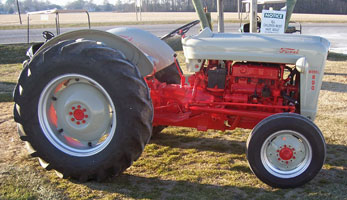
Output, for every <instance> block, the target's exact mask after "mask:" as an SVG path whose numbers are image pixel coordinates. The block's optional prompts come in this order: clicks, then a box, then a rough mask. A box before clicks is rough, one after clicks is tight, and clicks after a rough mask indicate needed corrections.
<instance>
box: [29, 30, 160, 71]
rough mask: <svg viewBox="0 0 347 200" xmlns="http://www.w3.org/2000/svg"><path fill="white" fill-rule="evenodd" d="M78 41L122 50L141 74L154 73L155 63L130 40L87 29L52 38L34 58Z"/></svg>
mask: <svg viewBox="0 0 347 200" xmlns="http://www.w3.org/2000/svg"><path fill="white" fill-rule="evenodd" d="M77 39H85V40H93V41H97V42H102V43H104V44H106V45H107V46H108V47H110V48H114V49H117V50H120V51H121V52H123V53H124V55H125V57H126V58H127V59H128V60H129V61H130V62H132V63H133V64H135V65H136V66H137V67H138V68H139V71H140V73H141V75H142V76H143V77H144V76H147V75H149V74H151V73H152V72H153V67H154V66H153V63H152V61H151V60H150V59H149V58H148V57H147V56H146V55H145V54H144V53H143V52H142V51H141V50H140V49H138V48H137V47H136V46H134V45H133V44H132V43H130V42H129V41H128V40H126V39H123V38H122V37H119V36H117V35H115V34H112V33H109V32H105V31H99V30H93V29H86V30H77V31H71V32H67V33H63V34H61V35H59V36H57V37H54V38H52V39H51V40H49V41H48V42H46V43H44V44H43V45H42V46H41V47H40V49H39V50H37V52H35V55H34V57H35V56H36V55H37V54H38V53H40V52H41V51H44V50H45V49H47V48H49V47H52V46H54V45H55V44H57V43H59V42H61V41H64V40H77Z"/></svg>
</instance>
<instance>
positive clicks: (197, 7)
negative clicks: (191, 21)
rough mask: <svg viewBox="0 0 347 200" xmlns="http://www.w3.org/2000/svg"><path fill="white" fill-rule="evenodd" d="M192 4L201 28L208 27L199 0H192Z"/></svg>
mask: <svg viewBox="0 0 347 200" xmlns="http://www.w3.org/2000/svg"><path fill="white" fill-rule="evenodd" d="M193 5H194V8H195V11H196V13H197V14H198V16H199V19H200V25H201V29H204V28H206V27H210V25H209V23H208V20H207V17H206V14H205V12H204V9H203V6H202V3H201V1H200V0H193Z"/></svg>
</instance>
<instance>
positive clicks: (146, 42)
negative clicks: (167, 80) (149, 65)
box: [107, 27, 175, 72]
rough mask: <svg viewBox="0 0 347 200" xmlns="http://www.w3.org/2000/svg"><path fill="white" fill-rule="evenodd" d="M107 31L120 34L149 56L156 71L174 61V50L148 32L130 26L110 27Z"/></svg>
mask: <svg viewBox="0 0 347 200" xmlns="http://www.w3.org/2000/svg"><path fill="white" fill-rule="evenodd" d="M107 32H109V33H112V34H115V35H117V36H120V37H122V38H124V39H126V40H128V41H129V42H131V43H132V44H134V45H135V46H136V47H137V48H139V49H140V50H141V51H143V52H144V53H145V54H147V55H148V56H150V57H151V59H152V60H153V63H154V69H155V70H156V72H158V71H160V70H162V69H164V68H165V67H167V66H169V65H171V64H172V63H173V62H174V54H175V52H174V51H173V50H172V48H171V47H170V46H169V45H167V44H166V43H165V42H164V41H162V40H160V39H159V38H158V37H157V36H155V35H153V34H152V33H150V32H147V31H144V30H141V29H138V28H130V27H120V28H114V29H110V30H108V31H107Z"/></svg>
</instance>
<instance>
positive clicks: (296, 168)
mask: <svg viewBox="0 0 347 200" xmlns="http://www.w3.org/2000/svg"><path fill="white" fill-rule="evenodd" d="M325 154H326V147H325V141H324V138H323V135H322V133H321V131H320V130H319V128H318V127H317V126H316V125H315V124H314V123H313V122H312V121H310V120H309V119H307V118H305V117H303V116H301V115H298V114H292V113H282V114H276V115H272V116H270V117H268V118H266V119H264V120H263V121H261V122H260V123H259V124H257V125H256V126H255V128H254V129H253V131H252V133H251V135H250V136H249V138H248V141H247V158H248V163H249V165H250V167H251V169H252V171H253V172H254V174H255V175H256V176H257V177H258V178H259V179H260V180H262V181H263V182H264V183H266V184H268V185H270V186H272V187H278V188H293V187H298V186H300V185H303V184H305V183H307V182H308V181H310V180H311V179H313V178H314V177H315V176H316V175H317V173H318V172H319V171H320V170H321V168H322V166H323V164H324V160H325Z"/></svg>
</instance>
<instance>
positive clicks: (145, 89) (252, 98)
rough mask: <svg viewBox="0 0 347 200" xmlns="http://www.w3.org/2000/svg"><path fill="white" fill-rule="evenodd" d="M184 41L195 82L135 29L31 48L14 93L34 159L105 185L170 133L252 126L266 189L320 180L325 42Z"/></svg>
mask: <svg viewBox="0 0 347 200" xmlns="http://www.w3.org/2000/svg"><path fill="white" fill-rule="evenodd" d="M190 27H191V25H188V26H183V27H182V28H179V29H177V30H175V31H173V32H172V34H168V36H167V37H170V36H171V35H174V33H176V32H178V33H185V32H186V31H187V29H189V28H190ZM182 44H183V49H184V55H185V58H186V63H187V68H188V69H189V70H190V71H192V72H195V73H194V74H192V75H191V76H189V77H186V76H184V75H183V73H182V71H181V68H180V65H179V63H178V61H177V60H176V56H175V52H174V51H173V50H172V49H171V48H170V47H169V46H168V45H167V44H166V43H165V42H163V41H162V40H160V39H158V38H157V37H156V36H154V35H152V34H151V33H148V32H146V31H143V30H140V29H136V28H116V29H112V30H109V31H107V32H105V31H97V30H79V31H73V32H68V33H65V34H62V35H59V36H57V37H54V38H51V39H50V40H48V41H47V42H45V43H44V44H43V45H39V46H33V47H32V48H31V49H30V50H29V51H28V55H29V57H30V59H29V60H27V61H25V62H24V68H23V71H22V73H21V75H20V77H19V80H18V84H17V86H16V88H15V90H14V101H15V106H14V119H15V121H16V122H17V124H18V132H19V134H20V138H21V139H22V140H23V141H25V143H26V145H27V147H28V149H29V151H30V153H31V155H32V156H34V157H38V158H39V161H40V163H41V165H42V166H43V167H45V168H46V169H48V170H50V169H54V170H56V171H57V172H58V173H59V174H60V175H62V176H63V177H71V178H74V179H78V180H80V181H87V180H91V179H96V180H99V181H102V180H104V179H106V178H108V177H111V176H114V175H118V174H120V173H121V172H123V171H124V170H125V169H127V168H128V167H129V166H131V164H132V163H133V161H135V160H136V159H138V158H139V157H140V155H141V153H142V151H143V150H144V147H145V145H146V144H147V143H148V141H149V140H150V138H151V135H152V134H158V133H159V132H160V131H161V130H162V129H163V128H165V127H166V126H184V127H193V128H197V129H198V130H203V131H205V130H208V129H216V130H233V129H235V128H236V127H241V128H247V129H252V128H253V131H252V133H251V134H250V136H249V138H248V141H247V152H246V153H247V158H248V161H249V165H250V167H251V169H252V171H253V172H254V174H255V175H256V176H257V177H258V178H259V179H261V180H262V181H263V182H265V183H266V184H268V185H270V186H273V187H279V188H288V187H297V186H300V185H302V184H305V183H306V182H308V181H310V180H311V179H312V178H314V177H315V175H316V174H317V173H318V172H319V171H320V169H321V168H322V165H323V163H324V160H325V151H326V147H325V141H324V138H323V135H322V133H321V131H320V130H319V128H318V127H317V126H316V125H315V124H314V123H313V122H312V121H311V120H314V118H315V115H316V111H317V101H318V95H319V90H320V87H321V84H322V78H323V73H324V65H325V61H326V57H327V52H328V49H329V42H328V41H327V40H325V39H323V38H320V37H313V36H303V35H264V34H221V33H213V32H211V30H210V29H209V28H205V29H204V30H203V31H201V32H200V33H199V34H198V35H195V36H185V35H182Z"/></svg>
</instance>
